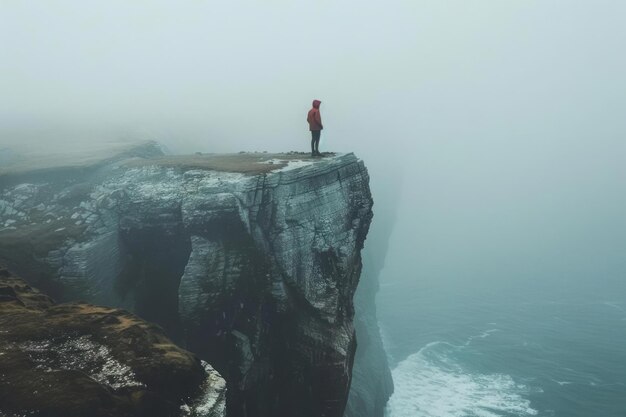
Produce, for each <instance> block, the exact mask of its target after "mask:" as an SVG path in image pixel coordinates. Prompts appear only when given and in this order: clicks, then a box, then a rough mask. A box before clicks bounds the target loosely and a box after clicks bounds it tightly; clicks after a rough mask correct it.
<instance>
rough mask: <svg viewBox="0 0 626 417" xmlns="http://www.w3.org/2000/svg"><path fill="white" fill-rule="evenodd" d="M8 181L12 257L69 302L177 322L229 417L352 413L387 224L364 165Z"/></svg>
mask: <svg viewBox="0 0 626 417" xmlns="http://www.w3.org/2000/svg"><path fill="white" fill-rule="evenodd" d="M158 154H159V152H158V150H156V149H155V148H154V145H151V144H146V145H143V146H142V147H139V148H133V149H131V150H125V151H124V152H122V153H120V154H117V155H113V156H107V157H106V158H100V159H97V160H94V162H90V163H88V164H78V165H71V166H68V165H67V164H63V163H58V162H55V164H50V166H48V167H47V168H45V169H43V168H41V164H39V167H38V168H37V169H30V170H24V169H20V170H17V169H15V170H11V169H7V170H6V171H4V172H0V258H1V259H3V260H4V261H6V262H8V263H9V264H10V265H11V266H12V267H13V268H15V269H16V270H18V271H19V272H21V273H22V274H23V275H24V276H28V277H32V281H33V282H34V283H36V284H37V285H39V286H40V287H42V288H44V289H45V290H46V291H48V292H50V293H51V294H53V295H54V296H55V297H57V298H60V299H64V300H76V299H86V300H87V301H89V302H96V303H99V304H105V305H112V306H121V307H125V308H127V309H130V310H132V311H134V312H135V313H136V314H138V315H139V316H141V317H142V318H144V319H146V320H150V321H153V322H156V323H158V324H160V325H161V326H163V328H164V329H165V330H166V331H167V333H168V334H169V335H170V336H171V337H173V338H174V339H175V340H176V341H178V342H179V343H180V344H182V345H183V346H185V347H186V348H188V349H189V350H191V351H192V352H194V353H195V354H197V355H198V356H199V357H200V358H202V359H203V360H206V361H207V362H208V363H210V364H211V365H213V366H214V367H215V368H216V369H217V370H218V371H219V372H220V374H222V375H223V376H224V378H225V379H226V381H227V385H228V395H227V413H228V415H229V416H231V417H232V416H255V417H257V416H258V417H262V416H294V415H298V416H328V417H331V416H341V415H343V412H344V408H345V404H346V400H347V396H348V390H349V386H350V381H351V370H352V362H353V359H354V352H355V346H356V342H355V335H354V325H353V317H354V307H353V302H352V299H353V296H354V292H355V290H356V287H357V283H358V281H359V275H360V272H361V254H360V252H361V249H362V247H363V244H364V241H365V238H366V235H367V232H368V228H369V224H370V221H371V217H372V212H371V206H372V200H371V196H370V192H369V187H368V181H369V178H368V175H367V170H366V169H365V167H364V165H363V163H362V162H361V161H360V160H358V159H357V158H356V157H355V156H354V155H352V154H347V155H326V157H324V158H320V159H317V158H316V159H313V158H310V157H308V156H304V155H300V154H275V155H273V154H238V155H193V156H180V157H172V156H159V155H158Z"/></svg>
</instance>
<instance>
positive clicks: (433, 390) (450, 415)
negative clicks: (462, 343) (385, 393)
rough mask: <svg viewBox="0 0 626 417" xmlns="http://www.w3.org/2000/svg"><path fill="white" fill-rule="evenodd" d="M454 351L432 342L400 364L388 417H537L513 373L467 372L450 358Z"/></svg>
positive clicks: (395, 371) (445, 344)
mask: <svg viewBox="0 0 626 417" xmlns="http://www.w3.org/2000/svg"><path fill="white" fill-rule="evenodd" d="M454 349H456V347H454V346H452V345H450V344H448V343H444V342H433V343H429V344H428V345H426V346H425V347H424V348H422V349H421V350H420V351H419V352H417V353H415V354H413V355H411V356H409V357H408V358H407V359H405V360H404V361H402V362H400V363H399V364H398V366H397V367H396V368H395V369H394V370H393V379H394V383H395V386H396V388H395V392H394V394H393V396H392V397H391V399H390V401H389V404H388V406H387V415H388V417H496V416H503V415H506V416H511V415H512V416H520V417H521V416H534V415H537V411H536V410H534V409H533V408H531V407H530V401H529V400H527V399H525V398H524V395H526V394H528V393H529V389H528V387H526V386H525V385H523V384H519V383H516V382H515V381H514V380H513V378H511V377H510V376H509V375H503V374H491V375H488V374H477V373H469V372H467V371H466V370H465V369H463V367H462V366H461V365H460V364H458V363H456V362H455V361H454V359H453V358H451V357H450V355H449V353H450V351H451V350H454Z"/></svg>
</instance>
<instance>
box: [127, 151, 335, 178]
mask: <svg viewBox="0 0 626 417" xmlns="http://www.w3.org/2000/svg"><path fill="white" fill-rule="evenodd" d="M333 155H334V154H333V153H329V152H326V153H324V156H325V157H330V156H333ZM319 159H320V158H318V157H312V156H311V154H310V153H305V152H289V153H262V152H241V153H237V154H194V155H167V156H161V157H155V158H150V159H139V160H132V161H129V162H127V163H126V165H127V166H147V165H157V166H163V167H171V168H180V169H184V170H189V169H204V170H208V171H220V172H238V173H242V174H248V175H256V174H264V173H268V172H271V171H274V170H276V169H280V168H283V167H285V166H286V165H287V163H288V162H289V161H307V160H310V161H318V160H319ZM269 162H273V163H269Z"/></svg>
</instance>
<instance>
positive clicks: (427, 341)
mask: <svg viewBox="0 0 626 417" xmlns="http://www.w3.org/2000/svg"><path fill="white" fill-rule="evenodd" d="M598 281H599V280H595V281H594V280H589V283H588V284H587V285H576V286H572V285H568V284H567V283H568V281H567V279H564V280H558V281H556V282H544V283H540V284H538V283H532V282H525V283H521V284H519V285H517V286H508V287H498V285H497V284H493V283H492V284H490V285H484V286H482V287H476V286H473V285H468V283H463V282H462V281H461V282H460V283H459V284H458V285H451V284H450V283H447V282H442V283H439V284H437V283H434V284H433V283H432V282H431V283H430V284H428V285H424V283H423V282H421V280H420V279H419V277H415V279H413V280H411V279H403V280H400V281H398V282H396V281H394V280H393V279H388V280H383V285H382V286H381V290H380V293H379V297H378V309H379V316H380V321H381V327H382V330H383V338H384V342H385V347H386V350H387V352H388V354H389V357H390V362H391V366H392V374H393V379H394V383H395V393H394V394H393V396H392V398H391V399H390V401H389V404H388V407H387V416H388V417H495V416H503V417H513V416H545V417H624V416H626V299H625V297H624V294H626V287H625V286H624V284H623V283H621V282H614V283H609V284H607V283H606V282H598ZM470 284H471V283H470Z"/></svg>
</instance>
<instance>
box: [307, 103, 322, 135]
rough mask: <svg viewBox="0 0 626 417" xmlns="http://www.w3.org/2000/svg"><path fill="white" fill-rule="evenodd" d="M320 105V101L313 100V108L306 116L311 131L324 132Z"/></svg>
mask: <svg viewBox="0 0 626 417" xmlns="http://www.w3.org/2000/svg"><path fill="white" fill-rule="evenodd" d="M320 103H321V101H319V100H313V108H312V109H311V110H309V114H307V116H306V121H307V122H309V130H322V129H324V126H322V116H321V115H320Z"/></svg>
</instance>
